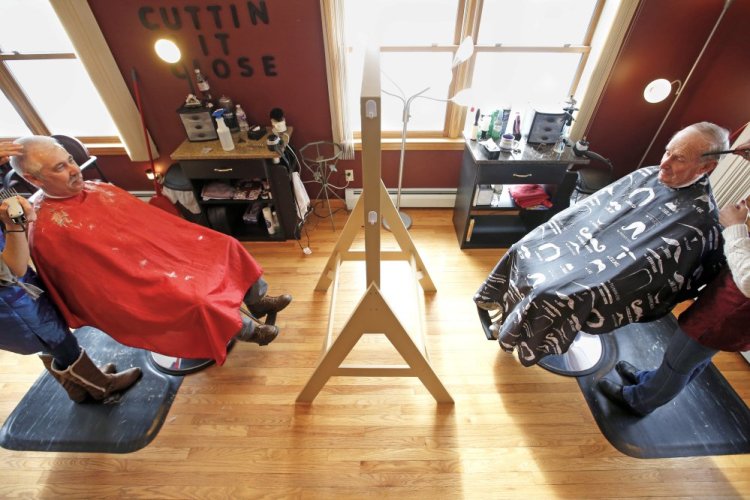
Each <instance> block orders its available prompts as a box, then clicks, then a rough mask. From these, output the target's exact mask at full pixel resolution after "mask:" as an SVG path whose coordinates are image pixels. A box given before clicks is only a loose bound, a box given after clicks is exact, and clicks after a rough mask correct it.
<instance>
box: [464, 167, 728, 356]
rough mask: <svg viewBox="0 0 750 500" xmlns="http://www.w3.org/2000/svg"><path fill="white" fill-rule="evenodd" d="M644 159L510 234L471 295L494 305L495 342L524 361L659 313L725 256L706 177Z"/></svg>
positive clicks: (482, 304)
mask: <svg viewBox="0 0 750 500" xmlns="http://www.w3.org/2000/svg"><path fill="white" fill-rule="evenodd" d="M658 172H659V168H658V167H646V168H642V169H640V170H636V171H635V172H633V173H631V174H630V175H628V176H626V177H623V178H622V179H620V180H618V181H616V182H614V183H613V184H610V185H609V186H607V187H605V188H604V189H601V190H600V191H598V192H596V193H594V194H593V195H591V196H590V197H588V198H586V199H584V200H583V201H581V202H579V203H577V204H576V205H574V206H571V207H569V208H568V209H566V210H564V211H562V212H560V213H559V214H557V215H556V216H554V217H553V218H552V219H550V220H549V221H548V222H546V223H544V224H542V225H541V226H539V227H537V228H536V229H534V230H533V231H532V232H530V233H529V234H528V235H526V236H525V237H524V238H523V239H522V240H520V241H519V242H517V243H516V244H514V245H513V246H512V247H511V248H510V249H509V250H508V252H507V253H506V254H505V255H504V256H503V258H502V259H501V260H500V262H498V264H497V265H496V266H495V269H494V270H493V271H492V273H491V274H490V275H489V277H488V278H487V279H486V280H485V282H484V284H483V285H482V286H481V287H480V288H479V290H478V291H477V293H476V295H475V296H474V301H475V302H476V303H477V305H478V306H479V307H480V308H482V309H488V310H499V312H500V313H501V316H500V319H499V320H497V323H496V326H495V328H497V329H498V340H499V342H500V346H501V347H502V348H503V349H504V350H506V351H513V349H515V348H518V350H519V353H518V354H519V358H520V360H521V363H523V364H524V365H525V366H530V365H533V364H535V363H537V362H538V361H539V360H540V359H541V358H543V357H544V356H546V355H548V354H561V353H564V352H565V351H567V350H568V347H569V346H570V344H571V343H572V341H573V340H574V338H575V336H576V335H577V333H578V332H579V331H585V332H587V333H593V334H600V333H607V332H610V331H612V330H614V329H616V328H618V327H620V326H623V325H625V324H628V323H633V322H646V321H653V320H655V319H658V318H660V317H662V316H663V315H665V314H666V313H668V312H669V311H670V310H671V309H672V308H673V307H674V306H675V305H676V304H677V303H678V302H680V301H682V300H685V299H687V298H690V297H693V296H695V295H696V294H697V289H698V288H699V287H700V286H701V285H703V284H705V283H706V282H707V281H709V280H710V279H711V278H712V277H713V276H714V275H715V274H716V273H718V270H719V269H720V267H721V265H722V263H723V256H722V253H721V227H720V226H719V223H718V210H717V208H716V202H715V200H714V198H713V194H712V192H711V187H710V185H709V182H708V178H707V177H705V176H704V177H703V178H701V179H700V180H699V181H698V182H696V183H694V184H692V185H691V186H688V187H684V188H680V189H672V188H669V187H666V186H665V185H663V184H662V183H661V182H659V180H658Z"/></svg>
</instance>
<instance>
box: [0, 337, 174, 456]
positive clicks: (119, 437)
mask: <svg viewBox="0 0 750 500" xmlns="http://www.w3.org/2000/svg"><path fill="white" fill-rule="evenodd" d="M76 337H78V340H79V342H80V344H81V346H82V347H83V348H84V349H86V352H87V353H88V354H89V356H90V357H91V359H93V360H94V362H96V363H97V364H98V365H102V364H104V363H105V362H113V363H115V365H116V366H117V369H118V370H122V369H127V368H129V367H131V366H139V367H140V368H141V369H142V370H143V376H142V377H141V379H140V380H139V381H138V382H137V383H136V384H135V385H134V386H133V387H131V388H130V389H129V390H128V391H127V392H125V393H123V394H122V396H121V397H120V400H119V401H118V402H116V403H113V404H106V405H105V404H97V403H88V402H87V403H82V404H77V403H74V402H73V401H71V400H70V399H68V396H67V394H66V393H65V391H64V390H63V389H62V387H60V385H59V384H58V383H57V382H56V381H55V380H54V379H53V378H52V376H50V375H49V374H48V373H47V372H46V371H45V372H44V373H43V374H42V376H41V377H39V379H38V380H37V381H36V382H34V385H33V386H31V389H29V392H28V393H27V394H26V395H25V396H24V397H23V399H22V400H21V402H20V403H19V404H18V406H17V407H16V409H15V410H13V413H11V415H10V416H9V417H8V420H7V421H6V422H5V424H4V425H3V427H2V429H0V446H2V447H3V448H7V449H9V450H20V451H75V452H94V453H129V452H132V451H135V450H138V449H140V448H143V447H144V446H146V445H147V444H148V443H150V442H151V440H152V439H154V437H156V435H157V434H158V432H159V429H161V426H162V424H163V423H164V419H165V418H166V416H167V413H168V412H169V408H170V406H171V405H172V401H173V400H174V397H175V395H176V394H177V389H178V388H179V387H180V384H181V383H182V377H178V376H174V375H167V374H165V373H161V372H159V371H157V370H156V369H155V368H153V367H152V365H151V364H150V363H149V362H148V361H147V359H148V355H149V353H148V351H143V350H141V349H133V348H131V347H125V346H123V345H122V344H119V343H117V342H115V341H114V340H113V339H112V338H111V337H109V336H108V335H106V334H104V333H102V332H101V331H99V330H96V329H94V328H81V329H79V330H77V331H76ZM39 367H40V368H41V369H43V367H42V363H41V361H40V362H39Z"/></svg>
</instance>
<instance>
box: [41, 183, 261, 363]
mask: <svg viewBox="0 0 750 500" xmlns="http://www.w3.org/2000/svg"><path fill="white" fill-rule="evenodd" d="M35 208H36V210H37V220H36V222H34V223H33V224H32V226H31V230H30V233H29V241H30V244H31V252H32V256H33V258H34V261H35V263H36V266H37V271H38V273H39V275H40V276H41V277H42V279H43V281H44V283H45V285H46V286H47V289H48V291H49V294H50V296H51V297H52V299H53V300H54V302H55V304H56V305H57V306H58V308H59V309H60V311H61V312H62V314H63V316H64V317H65V320H66V321H67V323H68V325H69V326H70V327H72V328H77V327H80V326H84V325H89V326H93V327H96V328H99V329H101V330H102V331H104V332H106V333H107V334H109V335H110V336H112V337H113V338H114V339H116V340H117V341H118V342H120V343H122V344H126V345H129V346H132V347H138V348H142V349H148V350H150V351H154V352H157V353H160V354H165V355H170V356H178V357H185V358H212V359H215V360H216V361H217V362H218V363H219V364H223V363H224V360H225V359H226V355H227V353H226V345H227V342H228V341H229V339H231V338H232V337H233V336H234V335H235V334H236V333H237V332H238V331H239V330H240V328H241V325H242V322H241V319H240V312H239V308H240V305H241V303H242V299H243V297H244V295H245V292H247V290H248V289H249V288H250V287H251V286H252V285H253V283H255V282H256V281H257V280H258V278H259V277H260V275H261V273H262V270H261V268H260V266H259V265H258V263H257V262H255V260H254V259H253V258H252V257H251V256H250V254H248V253H247V251H246V250H245V249H244V248H243V247H242V245H241V244H240V243H239V242H238V241H237V240H235V239H234V238H231V237H229V236H226V235H223V234H221V233H217V232H216V231H213V230H211V229H208V228H205V227H202V226H199V225H197V224H192V223H190V222H187V221H185V220H183V219H181V218H179V217H176V216H174V215H171V214H169V213H167V212H165V211H163V210H159V209H158V208H154V207H153V206H151V205H149V204H148V203H144V202H142V201H140V200H138V199H137V198H135V197H133V196H132V195H130V194H129V193H127V192H126V191H123V190H122V189H119V188H117V187H115V186H112V185H109V184H102V183H98V182H86V184H85V187H84V190H83V191H82V192H81V193H79V194H78V195H77V196H74V197H72V198H64V199H59V198H50V197H47V196H45V197H43V198H41V200H40V201H38V202H37V203H36V207H35Z"/></svg>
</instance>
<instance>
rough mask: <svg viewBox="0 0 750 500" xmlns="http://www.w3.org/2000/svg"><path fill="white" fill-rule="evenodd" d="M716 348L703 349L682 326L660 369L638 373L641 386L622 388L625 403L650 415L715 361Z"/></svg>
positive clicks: (669, 346) (673, 337)
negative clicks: (713, 359) (712, 359)
mask: <svg viewBox="0 0 750 500" xmlns="http://www.w3.org/2000/svg"><path fill="white" fill-rule="evenodd" d="M717 352H718V351H717V350H716V349H711V348H710V347H706V346H703V345H701V344H699V343H698V342H696V341H695V340H693V339H692V338H690V337H688V336H687V334H686V333H685V332H683V331H682V330H681V329H680V328H679V327H678V328H677V330H675V332H674V334H673V335H672V338H671V340H670V341H669V345H668V346H667V351H666V352H665V353H664V359H663V360H662V362H661V365H659V367H658V368H657V369H656V370H650V371H641V372H638V383H637V384H635V385H627V386H625V387H623V389H622V395H623V397H624V398H625V401H627V402H628V404H629V405H630V406H631V407H632V408H633V409H634V410H635V411H636V412H638V413H641V414H643V415H646V414H648V413H651V412H652V411H654V410H655V409H656V408H658V407H660V406H662V405H664V404H666V403H668V402H669V401H671V400H672V399H674V398H675V397H676V396H677V395H678V394H679V393H680V392H681V391H682V389H684V388H685V387H686V386H687V385H688V384H689V383H690V382H692V381H693V379H695V377H697V376H698V375H700V373H701V372H702V371H703V370H704V369H705V368H706V366H708V364H709V363H710V362H711V358H713V356H714V355H715V354H716V353H717Z"/></svg>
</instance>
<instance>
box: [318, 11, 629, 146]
mask: <svg viewBox="0 0 750 500" xmlns="http://www.w3.org/2000/svg"><path fill="white" fill-rule="evenodd" d="M605 3H607V2H606V1H605V0H524V1H518V0H379V1H377V2H363V1H361V0H323V1H322V4H321V5H323V15H324V18H325V19H327V22H328V23H330V26H332V27H333V28H334V29H335V28H337V27H339V28H340V29H341V30H342V31H343V39H344V41H345V43H346V48H347V50H346V51H345V57H344V64H345V65H346V71H345V74H346V78H345V81H346V89H345V92H343V93H342V94H343V95H346V96H347V97H346V99H347V101H346V103H345V105H344V106H342V109H344V110H348V111H347V113H346V115H347V116H346V119H347V120H348V121H349V123H350V124H351V128H352V130H353V131H354V133H355V137H356V136H357V132H358V131H359V127H360V124H359V104H358V100H359V84H360V82H359V78H361V76H360V75H361V71H359V70H358V61H357V55H358V53H360V52H361V51H362V47H364V46H365V44H366V43H370V44H374V45H376V46H380V49H381V71H382V76H383V77H382V83H381V85H382V89H383V91H384V95H383V98H382V101H381V102H382V126H383V137H384V138H389V137H390V138H394V137H400V134H401V130H402V127H403V121H402V113H403V104H402V102H401V101H400V100H399V99H397V98H394V97H390V96H389V95H387V94H386V93H385V92H391V93H401V94H403V95H405V96H407V97H409V96H411V95H414V94H416V93H418V92H420V91H422V90H423V89H425V88H429V90H428V91H426V92H425V93H424V94H423V96H425V97H426V98H417V99H415V100H414V101H413V102H412V104H411V109H410V111H411V113H410V115H411V116H410V119H409V122H408V137H410V138H431V139H436V138H456V137H459V136H460V134H461V131H462V130H464V128H465V127H467V123H469V120H473V118H474V117H473V116H469V115H470V114H469V113H467V108H462V107H459V106H457V105H455V104H453V103H449V102H446V100H447V99H448V98H449V97H451V96H452V95H454V94H455V93H456V92H457V91H458V90H460V89H463V88H468V87H471V88H472V90H473V94H474V95H475V96H477V97H476V100H477V102H476V103H474V105H475V106H478V107H480V108H481V109H482V110H485V109H487V110H488V111H489V110H491V109H497V108H499V107H504V106H506V105H510V106H512V108H513V109H514V111H520V112H521V113H522V115H523V114H524V113H525V112H526V111H528V110H529V108H531V107H533V108H534V109H537V110H544V111H555V112H562V108H563V105H564V104H563V103H564V102H565V100H567V98H568V97H569V96H570V95H576V96H577V97H578V98H579V101H580V97H581V96H580V93H581V90H582V88H583V87H585V86H586V85H585V84H586V83H587V81H584V80H587V79H588V78H589V77H591V69H588V70H587V69H586V65H587V64H588V63H590V62H591V58H590V57H589V56H590V54H591V52H592V40H594V39H595V34H596V31H597V28H600V31H605V32H608V31H609V27H610V26H611V25H612V24H611V22H612V20H613V19H614V17H615V11H617V10H618V8H619V7H618V6H619V5H620V2H613V1H609V2H608V7H609V8H608V9H605ZM336 8H338V9H340V10H341V11H342V12H343V15H342V16H341V20H340V24H336V23H335V21H336V19H335V15H336V13H335V9H336ZM604 10H607V11H609V13H610V14H611V15H609V17H608V19H607V23H604V22H600V18H602V17H603V16H602V12H603V11H604ZM617 15H620V14H619V13H618V14H617ZM600 24H601V25H600ZM604 24H607V26H604ZM469 35H471V36H472V38H473V39H474V41H475V46H474V56H473V57H472V58H470V59H469V61H467V62H466V63H464V64H463V65H461V66H459V67H458V68H457V69H456V70H453V71H452V70H451V63H452V60H453V55H454V53H455V51H456V49H457V48H458V45H459V43H460V42H461V40H463V38H464V37H466V36H469ZM327 36H328V40H335V37H332V36H330V35H327ZM596 39H597V40H599V41H600V42H601V43H602V44H604V43H605V41H606V40H605V39H607V36H606V33H605V34H604V35H602V34H601V33H600V34H598V35H596ZM327 50H328V52H329V53H330V52H331V51H332V50H333V49H332V48H331V46H330V45H329V46H327ZM331 60H332V58H330V57H329V65H330V64H331ZM331 73H332V72H331V68H330V67H329V75H330V74H331ZM333 74H334V75H335V74H337V73H336V71H333ZM329 85H331V81H329ZM335 105H336V104H335V103H333V104H332V106H335ZM332 116H333V117H334V120H335V119H336V116H335V113H333V112H332ZM334 130H336V127H335V126H334Z"/></svg>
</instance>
